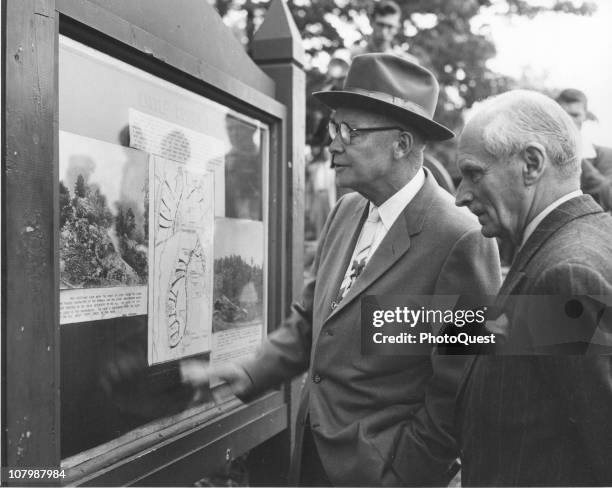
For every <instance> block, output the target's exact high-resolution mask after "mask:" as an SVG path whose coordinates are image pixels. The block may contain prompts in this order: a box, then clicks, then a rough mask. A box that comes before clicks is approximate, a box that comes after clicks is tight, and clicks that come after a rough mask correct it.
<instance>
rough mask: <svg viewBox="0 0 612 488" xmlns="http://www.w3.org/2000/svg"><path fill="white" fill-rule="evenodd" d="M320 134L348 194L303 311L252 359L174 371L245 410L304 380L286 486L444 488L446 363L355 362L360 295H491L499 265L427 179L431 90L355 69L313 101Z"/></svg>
mask: <svg viewBox="0 0 612 488" xmlns="http://www.w3.org/2000/svg"><path fill="white" fill-rule="evenodd" d="M315 96H316V97H318V98H319V99H320V100H321V101H323V103H325V104H327V105H329V106H330V107H331V108H333V109H335V110H336V112H335V114H334V116H333V117H332V119H331V121H330V123H329V134H330V136H331V138H332V142H331V146H330V151H331V153H332V155H333V160H332V164H333V167H334V169H335V171H336V176H337V180H338V183H339V184H341V185H344V186H348V187H350V188H351V189H353V190H355V193H350V194H347V195H345V196H344V197H343V198H342V199H340V201H338V203H337V204H336V206H335V208H334V209H333V211H332V212H331V214H330V216H329V218H328V220H327V222H326V224H325V227H324V229H323V232H322V235H321V238H320V240H319V243H318V249H317V253H316V258H315V262H314V264H313V269H312V277H311V279H310V280H309V281H307V283H306V285H305V288H304V291H303V296H302V299H301V302H300V303H298V304H295V305H294V306H293V310H292V312H291V314H290V316H289V317H288V318H287V319H285V321H284V322H283V324H282V325H281V326H280V327H279V328H278V329H277V330H275V331H274V332H273V333H271V334H270V335H269V336H268V340H267V342H266V343H265V344H264V345H263V347H262V348H261V350H260V351H259V354H258V355H257V357H255V358H254V359H253V360H251V361H248V362H246V363H242V364H240V365H238V364H230V365H224V366H222V367H217V368H215V370H214V371H212V370H211V369H210V368H206V367H204V366H203V365H202V363H199V362H197V361H189V362H184V363H183V375H184V378H185V381H187V382H190V383H192V384H194V385H196V386H197V385H202V384H204V383H206V382H207V381H208V378H209V375H210V374H211V373H214V374H216V375H219V376H221V377H222V378H223V379H225V380H226V381H227V382H228V383H229V385H230V386H231V387H232V389H233V391H234V392H235V393H236V394H237V395H238V396H239V397H240V398H242V399H244V400H248V399H249V398H252V397H253V396H254V395H256V394H258V393H261V392H263V391H265V390H266V389H268V388H270V387H273V386H275V385H278V384H280V383H281V382H283V381H286V380H288V379H290V378H293V377H295V376H296V375H299V374H301V373H304V372H306V371H308V376H307V378H306V382H305V385H304V388H303V392H302V397H301V403H300V408H299V413H298V419H297V425H298V427H297V433H296V443H297V444H296V449H295V451H294V453H295V455H294V462H293V473H294V474H295V475H296V479H295V481H298V482H299V483H300V484H301V485H306V486H334V485H349V486H358V485H359V486H377V485H385V486H387V485H388V486H394V485H443V484H446V483H448V481H449V476H450V474H451V472H450V469H449V468H450V467H451V466H452V463H453V460H454V458H455V457H456V456H457V454H456V449H455V448H456V444H455V440H454V439H453V437H452V436H451V434H450V432H451V429H452V425H453V409H454V395H455V389H456V386H457V384H458V382H459V377H460V375H461V373H462V368H463V360H462V358H460V357H458V356H455V357H451V356H447V357H441V356H438V357H436V356H435V355H430V356H427V355H425V356H376V355H363V354H362V351H361V334H360V319H361V306H360V301H361V298H362V297H364V296H365V295H385V294H404V295H435V294H459V293H473V294H494V293H495V292H496V291H497V288H498V286H499V284H500V271H499V257H498V253H497V248H496V244H495V242H494V241H493V240H490V239H486V238H484V237H483V236H482V235H481V233H480V230H479V229H480V227H479V225H478V223H477V222H476V219H474V218H473V216H471V215H470V214H469V212H467V211H465V210H464V209H459V208H457V207H455V205H454V201H453V198H452V197H451V195H449V194H448V193H446V192H445V191H444V190H442V189H441V188H440V187H439V186H438V185H437V183H436V181H435V180H434V178H433V177H432V176H431V174H429V173H427V172H426V171H425V170H424V169H423V167H422V162H423V148H424V146H425V144H426V142H427V141H435V140H444V139H449V138H451V137H453V133H452V132H451V131H450V130H448V129H447V128H445V127H444V126H442V125H440V124H438V123H436V122H435V121H434V120H433V113H434V109H435V106H436V102H437V98H438V83H437V82H436V79H435V78H434V76H433V75H432V74H431V73H430V72H429V71H427V70H425V69H424V68H422V67H420V66H418V65H416V64H413V63H411V62H410V61H408V60H405V59H402V58H400V57H397V56H394V55H391V54H364V55H362V56H358V57H356V58H355V60H354V61H353V64H352V66H351V68H350V70H349V73H348V75H347V79H346V82H345V85H344V87H343V89H342V90H339V91H333V92H319V93H316V94H315Z"/></svg>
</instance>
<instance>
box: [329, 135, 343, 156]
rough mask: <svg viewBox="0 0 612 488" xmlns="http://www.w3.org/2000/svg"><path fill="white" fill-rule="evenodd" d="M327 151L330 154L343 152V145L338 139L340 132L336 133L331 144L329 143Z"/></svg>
mask: <svg viewBox="0 0 612 488" xmlns="http://www.w3.org/2000/svg"><path fill="white" fill-rule="evenodd" d="M329 152H331V153H332V154H337V153H341V152H344V145H343V144H342V141H341V140H340V134H336V137H334V138H333V139H332V141H331V144H330V145H329Z"/></svg>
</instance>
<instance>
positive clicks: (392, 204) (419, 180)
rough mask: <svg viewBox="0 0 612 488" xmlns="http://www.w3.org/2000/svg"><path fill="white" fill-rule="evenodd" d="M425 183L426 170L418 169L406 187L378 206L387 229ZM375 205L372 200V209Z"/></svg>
mask: <svg viewBox="0 0 612 488" xmlns="http://www.w3.org/2000/svg"><path fill="white" fill-rule="evenodd" d="M424 184H425V172H424V170H423V169H422V168H421V169H420V170H419V171H417V174H416V175H415V176H414V178H412V179H411V180H410V181H409V182H408V183H406V185H404V187H402V188H401V189H400V190H398V191H397V192H395V193H394V194H393V195H392V196H391V197H390V198H388V199H387V200H386V201H385V202H384V203H383V204H382V205H380V206H379V207H378V213H379V215H380V220H381V221H382V224H383V225H384V227H385V230H387V231H388V230H389V229H390V228H391V226H392V225H393V224H394V222H395V221H396V220H397V218H398V217H399V215H400V214H401V213H402V212H403V211H404V209H405V208H406V205H408V204H409V203H410V202H411V201H412V199H413V198H414V197H415V195H416V194H417V193H418V192H419V190H420V189H421V188H422V187H423V185H424ZM373 206H374V204H373V203H372V202H370V209H371V208H372V207H373Z"/></svg>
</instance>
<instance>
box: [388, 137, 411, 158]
mask: <svg viewBox="0 0 612 488" xmlns="http://www.w3.org/2000/svg"><path fill="white" fill-rule="evenodd" d="M413 147H414V136H413V135H412V134H411V133H410V132H408V131H406V130H404V131H402V132H400V134H399V136H398V138H397V140H396V141H395V144H394V147H393V152H394V154H395V157H396V158H398V159H399V158H401V157H403V156H406V155H407V154H408V153H410V151H412V148H413Z"/></svg>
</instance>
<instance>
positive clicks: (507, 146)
mask: <svg viewBox="0 0 612 488" xmlns="http://www.w3.org/2000/svg"><path fill="white" fill-rule="evenodd" d="M477 117H486V119H487V123H485V125H484V129H483V131H482V140H483V146H484V148H485V150H486V151H487V152H488V153H490V154H491V155H492V156H493V157H496V158H504V159H507V158H509V157H511V156H513V155H515V154H518V153H519V152H520V151H522V150H523V149H525V147H526V146H527V144H529V143H530V142H538V143H539V144H541V145H542V146H543V147H544V149H545V151H546V154H547V155H548V158H549V159H550V161H551V163H552V165H553V166H554V167H555V168H556V169H557V170H558V171H559V174H560V175H561V176H564V177H572V176H576V175H578V174H580V170H581V164H580V156H579V150H580V133H579V132H578V129H577V128H576V126H575V125H574V123H573V122H572V120H571V119H570V117H569V116H568V115H567V113H565V111H564V110H563V109H562V108H561V107H560V106H559V105H558V104H557V103H555V101H554V100H552V99H551V98H549V97H547V96H545V95H542V94H541V93H537V92H534V91H528V90H512V91H509V92H506V93H503V94H501V95H497V96H495V97H493V98H491V99H489V100H487V101H486V102H485V104H484V106H483V109H482V111H481V112H479V114H478V115H477Z"/></svg>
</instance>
